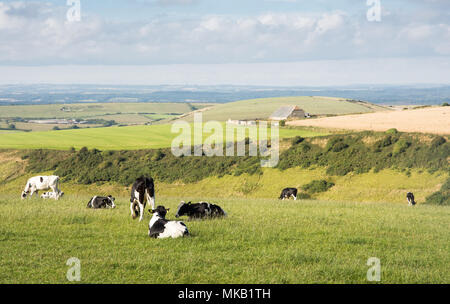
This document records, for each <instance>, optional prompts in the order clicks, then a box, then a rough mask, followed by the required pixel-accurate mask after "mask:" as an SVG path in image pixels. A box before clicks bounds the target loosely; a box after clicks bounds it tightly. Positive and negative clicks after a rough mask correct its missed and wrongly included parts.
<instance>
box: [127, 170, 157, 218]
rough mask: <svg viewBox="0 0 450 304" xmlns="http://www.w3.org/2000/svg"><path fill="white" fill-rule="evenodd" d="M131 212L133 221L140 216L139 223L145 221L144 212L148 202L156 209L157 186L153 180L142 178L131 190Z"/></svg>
mask: <svg viewBox="0 0 450 304" xmlns="http://www.w3.org/2000/svg"><path fill="white" fill-rule="evenodd" d="M130 202H131V204H130V211H131V216H132V217H133V219H135V218H137V217H138V216H139V222H140V221H142V220H143V219H144V210H145V205H146V203H147V202H150V204H151V205H152V210H153V209H155V185H154V182H153V178H151V177H150V178H148V177H143V176H142V177H140V178H138V179H137V180H136V181H135V182H134V184H133V187H132V188H131V198H130Z"/></svg>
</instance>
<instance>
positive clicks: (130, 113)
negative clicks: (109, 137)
mask: <svg viewBox="0 0 450 304" xmlns="http://www.w3.org/2000/svg"><path fill="white" fill-rule="evenodd" d="M208 106H209V105H208V104H202V103H87V104H51V105H18V106H0V128H5V129H7V128H8V126H9V125H10V124H14V125H15V127H16V128H17V129H18V130H26V131H48V130H52V129H53V127H55V126H57V127H59V128H60V129H65V128H68V127H70V125H64V124H62V125H57V124H40V123H39V124H38V123H29V122H27V120H42V119H77V120H99V122H98V124H80V125H78V127H80V128H87V127H101V126H102V125H101V121H111V120H114V121H115V122H116V123H118V124H122V125H143V124H147V123H157V122H158V123H159V122H164V121H165V122H167V121H169V120H172V119H176V118H178V117H179V116H180V115H182V114H185V113H189V112H191V111H193V110H198V109H202V108H204V107H208ZM18 119H19V120H18ZM96 123H97V122H96Z"/></svg>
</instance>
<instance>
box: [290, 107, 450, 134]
mask: <svg viewBox="0 0 450 304" xmlns="http://www.w3.org/2000/svg"><path fill="white" fill-rule="evenodd" d="M287 124H288V125H292V126H314V127H322V128H332V129H337V128H338V129H347V130H372V131H386V130H389V129H391V128H396V129H397V130H399V131H402V132H418V133H432V134H450V107H431V108H424V109H417V110H408V111H389V112H388V111H383V112H376V113H367V114H356V115H344V116H335V117H325V118H318V119H304V120H296V121H291V122H288V123H287Z"/></svg>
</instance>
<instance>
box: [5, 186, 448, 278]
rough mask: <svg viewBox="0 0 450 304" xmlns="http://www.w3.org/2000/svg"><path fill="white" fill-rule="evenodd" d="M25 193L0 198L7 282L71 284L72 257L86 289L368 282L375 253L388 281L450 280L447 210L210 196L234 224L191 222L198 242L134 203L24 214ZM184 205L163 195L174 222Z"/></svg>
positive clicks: (70, 198) (35, 208)
mask: <svg viewBox="0 0 450 304" xmlns="http://www.w3.org/2000/svg"><path fill="white" fill-rule="evenodd" d="M18 196H19V195H18V194H17V195H6V196H5V195H1V196H0V255H1V257H2V258H1V259H0V274H1V275H0V283H39V284H41V283H69V282H68V281H67V280H66V273H67V271H68V269H69V266H67V265H66V261H67V260H68V259H69V258H71V257H76V258H78V259H80V261H81V283H369V282H368V281H367V280H366V273H367V271H368V269H369V266H367V265H366V263H367V260H368V259H369V258H370V257H377V258H379V259H380V261H381V283H450V275H449V272H448V271H447V270H448V264H449V262H450V256H449V254H448V252H449V250H450V242H449V235H450V226H449V225H448V223H449V220H450V209H449V208H446V207H432V206H422V205H419V206H418V207H415V208H408V207H407V206H405V205H398V204H388V203H386V204H380V203H376V204H367V203H366V204H360V203H340V202H334V203H331V202H324V201H296V202H294V201H289V202H287V201H285V202H280V201H278V200H273V199H210V201H211V202H215V203H219V204H220V205H221V206H222V207H223V208H224V209H225V210H226V211H227V212H228V213H229V216H228V218H226V219H220V220H209V221H190V222H189V221H186V224H187V226H188V228H189V230H190V232H191V234H192V236H191V237H188V238H184V239H169V240H155V239H150V238H149V237H148V236H147V231H148V221H149V219H150V216H149V215H147V216H146V218H145V220H144V221H143V222H141V223H139V222H137V221H133V220H132V219H131V217H130V214H129V203H128V197H121V198H118V199H117V205H118V207H117V209H115V210H89V209H86V208H85V206H86V203H87V201H88V199H89V197H88V196H75V195H73V194H72V195H71V194H68V195H67V196H66V197H65V198H63V199H62V200H60V201H58V202H55V201H42V200H40V199H31V200H27V201H25V202H23V204H25V205H21V207H20V208H18V203H19V198H18ZM184 199H191V200H193V201H197V200H199V199H200V198H197V199H196V198H192V197H191V198H189V197H185V198H184ZM201 199H205V198H204V197H202V198H201ZM179 200H180V199H177V198H161V197H158V196H157V203H158V204H162V205H165V206H166V207H171V208H172V209H171V211H170V213H169V214H168V218H169V219H174V212H175V208H176V206H177V205H178V203H179ZM199 261H201V262H199Z"/></svg>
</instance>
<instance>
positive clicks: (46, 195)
mask: <svg viewBox="0 0 450 304" xmlns="http://www.w3.org/2000/svg"><path fill="white" fill-rule="evenodd" d="M63 196H64V192H62V191H61V193H60V194H59V198H61V197H63ZM41 198H43V199H49V198H53V199H55V200H56V199H58V194H57V193H56V192H44V193H42V194H41Z"/></svg>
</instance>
